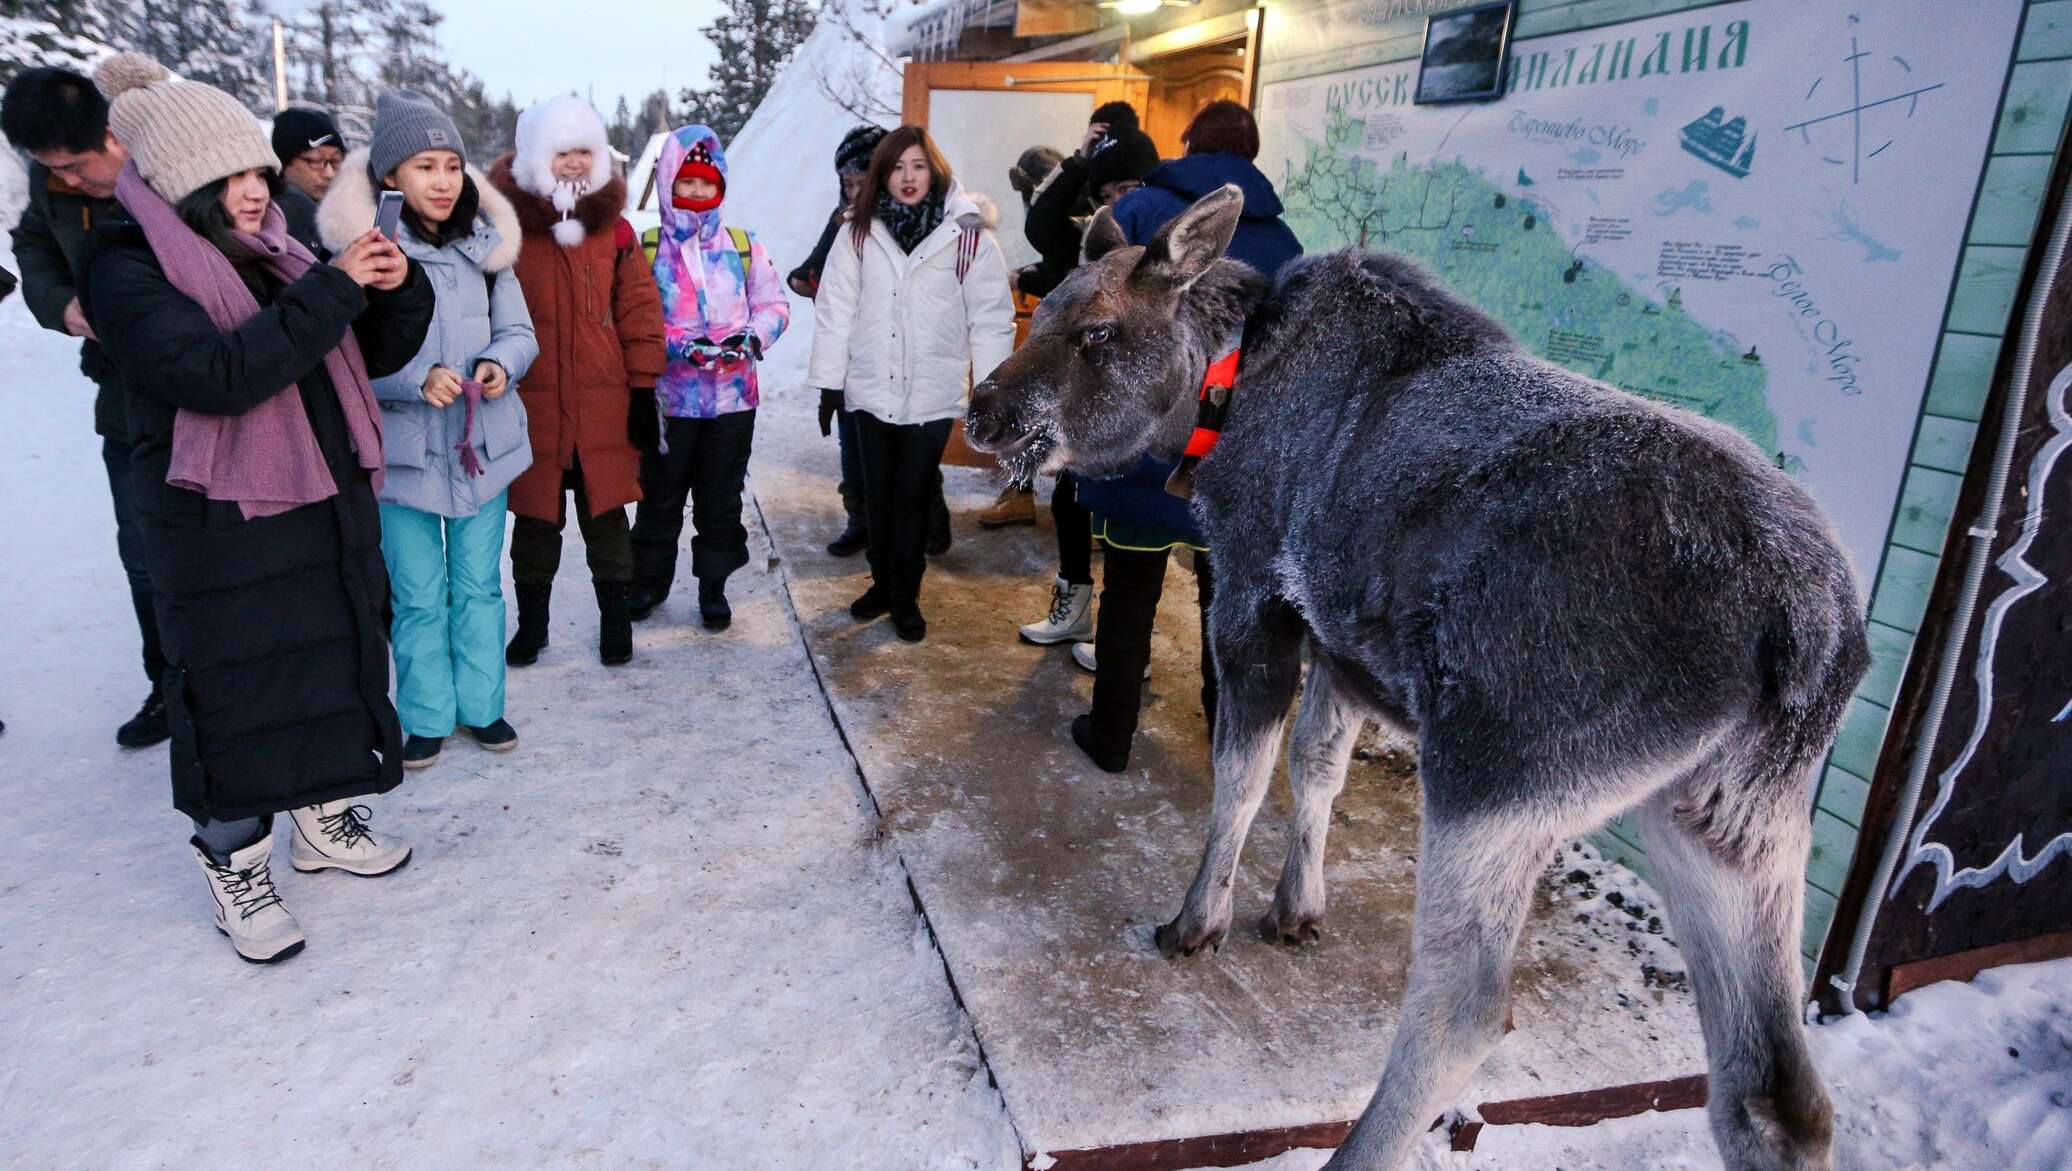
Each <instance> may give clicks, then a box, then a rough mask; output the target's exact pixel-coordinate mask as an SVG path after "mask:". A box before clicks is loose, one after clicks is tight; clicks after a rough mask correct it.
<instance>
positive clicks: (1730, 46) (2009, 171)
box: [895, 0, 2072, 1007]
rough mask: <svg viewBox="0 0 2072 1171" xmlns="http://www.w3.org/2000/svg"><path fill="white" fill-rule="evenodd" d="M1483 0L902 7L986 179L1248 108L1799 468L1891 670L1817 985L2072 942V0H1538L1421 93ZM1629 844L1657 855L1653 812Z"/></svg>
mask: <svg viewBox="0 0 2072 1171" xmlns="http://www.w3.org/2000/svg"><path fill="white" fill-rule="evenodd" d="M1469 6H1470V5H1465V4H1463V3H1460V2H1459V0H1268V2H1267V3H1263V4H1256V5H1255V4H1252V3H1249V2H1247V0H1200V2H1198V3H1188V4H1180V3H1173V2H1172V0H1167V2H1166V3H1162V4H1153V3H1152V2H1151V0H1138V2H1136V3H1129V2H1127V0H1125V3H1123V4H1121V5H1119V6H1116V7H1111V6H1107V5H1095V4H1090V3H1082V2H1079V0H1022V2H1021V3H1019V4H1017V3H1015V2H1014V0H935V2H934V3H930V4H925V5H923V6H922V7H921V8H918V9H914V10H910V11H908V12H906V13H903V14H900V15H899V16H896V17H895V21H896V22H898V23H901V24H902V25H903V27H904V28H905V30H906V43H905V44H904V45H903V46H901V47H902V48H903V49H904V51H905V52H907V53H908V54H909V55H910V60H909V62H908V64H907V66H906V72H905V94H904V115H905V117H906V118H907V120H909V121H914V122H922V123H927V124H929V125H930V126H931V127H932V128H934V129H936V130H937V132H938V134H939V137H941V139H942V140H943V141H944V142H945V145H946V149H948V150H949V152H950V154H951V157H952V160H953V162H955V163H956V164H957V166H958V167H959V169H960V171H965V172H967V173H968V172H970V171H972V170H977V171H979V172H986V171H997V170H1004V167H1005V166H1006V165H1007V163H1008V162H1010V161H1011V160H1012V159H1013V157H1014V156H1015V155H1016V154H1018V153H1019V152H1020V151H1021V150H1022V149H1023V148H1024V147H1026V146H1029V145H1034V144H1037V143H1047V144H1049V145H1052V146H1055V147H1057V148H1059V149H1061V150H1069V149H1071V148H1072V147H1073V146H1074V145H1076V143H1077V141H1078V138H1079V131H1080V130H1081V129H1083V127H1084V125H1085V122H1086V117H1087V114H1088V113H1090V111H1091V110H1092V109H1093V107H1094V106H1095V105H1096V104H1098V103H1100V102H1102V101H1107V100H1110V99H1116V98H1120V99H1126V100H1129V101H1131V102H1132V103H1134V104H1136V105H1137V106H1138V107H1139V109H1140V111H1141V112H1142V115H1143V121H1144V126H1145V129H1146V130H1147V131H1148V132H1149V133H1150V134H1151V135H1152V137H1153V138H1154V139H1155V140H1156V141H1157V142H1158V144H1159V146H1160V147H1161V150H1162V151H1163V152H1164V153H1166V154H1167V155H1169V156H1170V155H1174V154H1178V153H1179V152H1180V143H1179V131H1180V129H1181V127H1183V126H1184V125H1185V123H1186V121H1187V119H1188V118H1189V117H1191V116H1192V114H1193V112H1194V111H1195V110H1197V109H1199V108H1200V106H1201V105H1203V104H1204V103H1206V102H1208V101H1210V100H1214V99H1217V98H1234V99H1237V100H1240V101H1244V102H1246V103H1248V104H1250V105H1252V106H1253V108H1254V110H1255V112H1256V113H1257V115H1258V117H1259V119H1260V122H1261V126H1262V132H1263V137H1264V138H1265V140H1266V148H1265V151H1264V152H1263V153H1262V156H1261V158H1260V160H1259V161H1260V165H1261V167H1262V169H1263V170H1265V172H1266V173H1267V175H1268V177H1269V178H1271V179H1272V180H1273V181H1274V182H1275V184H1276V186H1277V187H1278V188H1279V190H1280V192H1281V195H1282V197H1283V198H1284V200H1286V202H1287V204H1288V213H1287V215H1288V219H1289V221H1290V222H1291V224H1292V225H1293V226H1294V227H1295V228H1296V230H1297V232H1298V234H1300V235H1301V236H1302V237H1303V239H1304V242H1305V244H1306V245H1307V246H1309V247H1311V248H1313V249H1314V248H1326V247H1335V246H1340V245H1345V244H1364V245H1366V246H1368V247H1375V248H1389V249H1398V250H1404V251H1408V252H1410V253H1412V254H1413V255H1416V256H1418V257H1419V258H1420V259H1422V260H1424V261H1425V262H1426V263H1427V264H1429V265H1431V266H1432V267H1433V268H1434V269H1435V270H1436V271H1437V272H1438V273H1439V274H1440V275H1441V276H1442V277H1443V278H1445V279H1447V280H1448V282H1449V283H1450V284H1452V285H1453V287H1455V288H1456V289H1457V290H1459V291H1460V292H1462V293H1463V294H1464V295H1467V296H1468V297H1470V298H1471V299H1473V300H1475V301H1477V302H1478V303H1480V304H1482V305H1483V307H1484V308H1485V309H1488V310H1489V311H1490V312H1492V313H1493V314H1494V315H1495V316H1497V317H1498V318H1499V319H1500V320H1502V321H1504V323H1505V324H1506V325H1507V326H1508V327H1509V328H1510V329H1511V330H1512V331H1513V332H1514V333H1515V334H1516V335H1517V336H1518V337H1519V338H1520V340H1521V341H1522V342H1524V343H1525V344H1527V345H1528V346H1530V347H1531V348H1533V349H1534V350H1535V351H1536V352H1538V353H1540V354H1541V355H1543V356H1545V357H1547V358H1549V359H1551V360H1553V361H1557V362H1561V363H1562V364H1564V365H1568V366H1570V367H1572V368H1575V369H1578V370H1580V371H1582V372H1584V373H1588V374H1591V375H1593V376H1596V377H1600V378H1604V379H1606V380H1607V381H1610V382H1613V383H1614V384H1617V385H1621V386H1624V387H1627V388H1629V389H1633V390H1636V391H1639V392H1641V393H1647V394H1651V395H1655V396H1657V397H1661V398H1664V399H1666V400H1668V401H1672V402H1676V403H1679V404H1680V405H1685V406H1689V407H1692V408H1694V409H1698V410H1701V411H1703V412H1705V413H1707V414H1710V415H1712V416H1713V417H1715V418H1720V419H1722V420H1724V421H1727V422H1730V423H1732V424H1733V425H1735V426H1737V427H1738V428H1740V429H1741V430H1742V431H1743V432H1744V433H1745V434H1748V435H1749V436H1750V437H1751V438H1753V439H1755V440H1756V441H1757V442H1758V443H1760V444H1762V445H1764V446H1765V447H1766V449H1768V450H1771V451H1773V452H1774V453H1775V455H1776V458H1777V460H1778V462H1779V464H1780V465H1781V466H1783V467H1786V468H1787V469H1789V470H1791V471H1793V472H1794V474H1796V475H1797V476H1798V477H1799V478H1800V479H1801V481H1802V482H1803V483H1805V484H1806V485H1807V486H1808V488H1809V489H1810V490H1811V491H1812V492H1813V493H1814V495H1815V496H1816V497H1817V498H1818V499H1819V500H1820V501H1821V503H1822V504H1823V506H1824V507H1825V508H1826V509H1827V510H1828V511H1829V513H1830V515H1831V516H1832V517H1833V518H1834V519H1835V521H1836V525H1837V529H1838V532H1839V533H1840V535H1841V537H1842V539H1843V543H1844V544H1845V545H1846V546H1847V547H1848V549H1849V551H1850V553H1851V555H1852V557H1853V558H1854V560H1855V562H1856V565H1857V568H1858V572H1859V575H1860V577H1861V579H1862V581H1863V583H1864V589H1865V602H1866V605H1867V607H1868V611H1869V614H1870V619H1871V639H1872V644H1873V649H1874V656H1875V666H1874V668H1873V670H1872V672H1871V675H1870V677H1869V679H1868V680H1867V681H1866V682H1865V684H1864V686H1863V687H1862V689H1861V691H1860V692H1859V694H1858V696H1857V697H1856V699H1855V701H1854V702H1853V704H1852V706H1851V709H1850V712H1849V715H1848V718H1847V721H1846V723H1845V725H1844V727H1843V729H1842V734H1841V737H1840V740H1839V742H1838V743H1837V745H1836V747H1835V750H1834V752H1833V755H1832V757H1831V760H1830V762H1829V764H1828V766H1827V767H1826V769H1825V770H1824V774H1823V778H1822V782H1821V784H1820V787H1819V792H1818V796H1817V800H1816V805H1815V807H1814V808H1813V809H1810V810H1808V816H1809V817H1811V818H1812V819H1813V822H1814V828H1815V842H1816V845H1815V849H1814V852H1813V856H1812V858H1811V861H1810V864H1809V866H1808V871H1807V875H1806V883H1807V894H1808V908H1807V920H1806V927H1805V937H1804V952H1805V956H1806V960H1807V963H1808V965H1809V970H1815V969H1817V971H1818V972H1819V973H1820V975H1821V976H1822V977H1823V979H1822V980H1821V981H1819V983H1818V985H1817V987H1820V988H1822V989H1824V990H1825V991H1826V993H1827V996H1828V1000H1829V1004H1830V1006H1831V1007H1832V1006H1835V1005H1837V1004H1838V1003H1839V1001H1840V999H1841V998H1842V995H1843V992H1842V990H1840V989H1838V988H1837V987H1836V986H1835V984H1834V982H1833V981H1832V980H1829V979H1826V977H1834V976H1837V975H1840V974H1843V973H1844V972H1845V971H1846V970H1847V969H1849V967H1850V964H1849V959H1850V954H1849V953H1850V951H1851V944H1852V942H1853V941H1854V939H1855V937H1856V934H1857V929H1858V925H1859V924H1860V923H1862V922H1864V921H1865V920H1864V916H1865V914H1866V912H1867V911H1870V910H1875V911H1877V912H1878V914H1877V916H1876V919H1875V923H1874V924H1873V925H1872V927H1871V928H1870V929H1869V933H1868V936H1867V940H1866V946H1865V948H1864V950H1863V955H1862V956H1861V957H1860V959H1861V961H1862V965H1861V966H1862V974H1861V975H1860V976H1859V977H1858V978H1857V979H1856V980H1855V981H1854V982H1853V987H1852V988H1851V989H1849V990H1848V991H1850V992H1851V993H1853V997H1854V1001H1855V1003H1856V1004H1857V1005H1859V1006H1865V1007H1868V1006H1873V1005H1876V1004H1879V1003H1881V1002H1882V1001H1883V1000H1884V998H1885V997H1886V996H1887V995H1888V991H1897V990H1898V989H1901V988H1904V987H1907V986H1911V985H1912V984H1913V983H1917V982H1919V981H1921V980H1923V979H1930V978H1939V977H1940V976H1943V975H1947V974H1953V973H1954V974H1964V973H1966V972H1968V971H1969V970H1972V969H1975V967H1976V966H1977V965H1978V964H1981V963H1988V962H1999V961H2004V960H2006V959H2009V958H2031V957H2041V956H2044V955H2050V954H2065V953H2066V952H2067V951H2072V934H2068V933H2072V856H2068V854H2072V585H2068V584H2067V583H2068V577H2072V520H2068V519H2067V518H2068V517H2072V499H2068V497H2072V459H2060V458H2059V454H2060V453H2061V452H2062V451H2063V449H2064V448H2065V447H2066V446H2067V445H2068V444H2072V418H2068V415H2067V411H2068V409H2072V406H2068V403H2067V401H2066V393H2067V384H2068V382H2072V373H2068V371H2072V289H2068V284H2072V281H2068V280H2067V279H2066V274H2058V273H2053V272H2048V271H2045V270H2046V268H2047V267H2049V266H2047V265H2046V264H2045V256H2044V253H2045V251H2046V243H2047V240H2048V238H2049V236H2050V235H2051V230H2052V225H2053V224H2054V223H2055V222H2056V219H2057V217H2058V215H2059V206H2060V204H2061V203H2062V201H2063V199H2064V193H2065V188H2066V176H2065V167H2066V158H2065V151H2064V138H2065V130H2066V114H2067V100H2068V95H2072V0H1993V2H1990V3H1986V2H1982V3H1975V4H1947V3H1937V2H1933V0H1903V2H1894V3H1881V4H1878V5H1865V6H1859V7H1856V8H1851V7H1848V6H1840V5H1826V4H1812V5H1809V4H1804V3H1801V2H1799V0H1726V2H1716V0H1518V2H1517V4H1516V5H1515V11H1514V17H1513V22H1512V24H1511V26H1510V29H1509V33H1510V39H1509V43H1508V53H1507V55H1506V62H1505V64H1506V67H1507V73H1506V75H1505V83H1504V88H1505V92H1504V94H1503V95H1502V96H1501V97H1499V98H1497V99H1495V100H1492V101H1486V102H1472V103H1460V104H1442V105H1430V104H1419V103H1418V102H1417V101H1416V93H1417V86H1418V83H1419V81H1420V71H1421V68H1423V69H1429V68H1434V67H1438V66H1439V64H1440V63H1439V62H1438V61H1437V60H1435V61H1433V62H1431V63H1427V64H1425V65H1423V66H1421V65H1420V54H1421V52H1422V51H1423V50H1424V49H1425V47H1426V43H1427V23H1428V20H1431V19H1432V18H1435V17H1436V18H1439V19H1440V20H1441V21H1443V19H1444V17H1445V16H1446V15H1447V14H1448V13H1450V12H1453V11H1454V10H1457V9H1461V8H1464V7H1469ZM1140 10H1141V11H1140ZM1439 35H1443V34H1435V36H1439ZM1003 210H1005V211H1007V212H1008V213H1009V214H1008V216H1007V217H1006V222H1004V224H1003V228H1002V238H1003V242H1004V243H1005V242H1011V241H1013V239H1014V237H1016V236H1018V230H1019V219H1018V216H1019V210H1020V209H1019V208H1011V209H1003ZM2053 281H2056V282H2057V283H2055V286H2054V288H2053V287H2052V285H2053ZM2046 289H2049V290H2050V291H2049V292H2048V294H2047V298H2048V299H2047V301H2039V298H2043V297H2044V296H2045V295H2046V294H2045V290H2046ZM2032 306H2035V307H2036V309H2037V312H2036V313H2035V314H2034V318H2035V320H2034V322H2033V324H2034V326H2035V327H2036V328H2035V329H2034V330H2033V331H2032V336H2031V337H2030V339H2029V341H2030V348H2031V350H2032V351H2033V352H2032V353H2030V355H2029V360H2028V361H2027V362H2026V363H2023V362H2021V361H2020V360H2019V359H2020V358H2021V356H2022V351H2023V349H2024V347H2023V344H2022V343H2023V340H2024V330H2023V325H2024V321H2025V319H2026V318H2028V317H2030V316H2031V313H2030V310H2031V307H2032ZM2018 368H2019V373H2021V374H2023V375H2025V377H2024V378H2023V379H2022V383H2023V385H2022V386H2021V389H2022V391H2023V395H2022V401H2021V405H2020V407H2019V409H2018V410H2013V411H2010V409H2009V407H2010V402H2011V396H2012V395H2013V394H2014V392H2015V390H2016V389H2017V388H2016V381H2017V374H2018ZM2003 448H2004V449H2003ZM1996 463H1997V464H1998V466H1999V467H2000V468H2001V470H2002V475H2003V477H2004V489H2003V490H2002V491H2001V492H2000V493H1999V496H2000V499H1999V500H1998V501H1997V504H1998V506H1999V507H1998V518H1997V519H1998V523H1997V525H1994V526H1991V527H1989V528H1986V529H1980V530H1978V532H1977V533H1974V531H1973V530H1974V529H1975V528H1976V527H1977V524H1978V521H1979V519H1980V516H1981V509H1982V507H1983V506H1984V505H1986V504H1987V503H1989V500H1988V496H1989V493H1988V488H1989V486H1990V485H1992V484H1994V483H1996V482H1999V481H1997V480H1996V477H1995V472H1994V469H1995V466H1996ZM1974 543H1982V544H1983V546H1984V549H1983V551H1982V552H1981V553H1979V554H1978V555H1976V556H1974V555H1973V553H1972V552H1971V546H1972V545H1973V544H1974ZM1974 560H1979V561H1980V562H1981V564H1982V572H1976V571H1974V569H1973V567H1972V565H1971V563H1972V562H1973V561H1974ZM1968 578H1970V579H1972V581H1973V584H1972V586H1971V589H1970V592H1972V593H1974V594H1975V595H1976V598H1977V601H1976V604H1975V605H1974V606H1972V607H1970V608H1969V609H1968V610H1967V609H1966V608H1965V607H1964V606H1963V605H1962V604H1961V603H1962V600H1963V598H1964V596H1965V595H1966V593H1967V580H1968ZM1946 660H1947V662H1948V664H1949V665H1948V666H1945V665H1944V664H1945V661H1946ZM1939 678H1940V679H1942V680H1943V681H1944V685H1943V686H1942V687H1940V688H1939V687H1938V679H1939ZM1938 708H1941V709H1942V716H1941V718H1940V720H1937V719H1936V718H1935V712H1936V710H1937V709H1938ZM1924 742H1925V747H1924V746H1923V745H1924ZM1924 753H1925V755H1921V754H1924ZM1917 755H1921V759H1919V760H1917V759H1916V757H1917ZM1910 775H1913V776H1915V777H1917V778H1919V783H1918V785H1917V786H1916V787H1917V789H1918V795H1917V799H1914V800H1910V799H1909V788H1910V787H1909V784H1908V780H1909V776H1910ZM1895 827H1897V830H1896V831H1895ZM1895 839H1896V846H1895V847H1894V849H1893V854H1894V861H1895V862H1896V865H1894V866H1893V867H1892V877H1889V878H1883V879H1882V880H1881V874H1880V870H1881V867H1880V863H1881V861H1882V860H1883V859H1884V856H1885V855H1886V854H1887V852H1888V843H1892V842H1894V841H1895ZM1600 844H1601V845H1602V846H1603V847H1604V848H1605V849H1606V850H1607V851H1608V852H1611V853H1614V854H1616V855H1618V856H1620V857H1622V858H1624V859H1626V860H1627V861H1629V862H1630V863H1632V864H1634V865H1635V866H1636V867H1638V868H1640V869H1642V870H1643V871H1644V870H1645V868H1646V854H1645V843H1644V842H1641V841H1640V840H1638V837H1637V835H1636V834H1635V833H1634V832H1633V830H1632V829H1631V827H1630V826H1628V825H1627V824H1626V823H1625V822H1624V821H1623V820H1622V821H1619V822H1615V823H1614V824H1613V825H1612V826H1610V827H1609V828H1608V829H1607V830H1606V831H1605V833H1604V834H1603V835H1602V836H1601V838H1600ZM1981 949H1984V950H1983V951H1982V950H1981Z"/></svg>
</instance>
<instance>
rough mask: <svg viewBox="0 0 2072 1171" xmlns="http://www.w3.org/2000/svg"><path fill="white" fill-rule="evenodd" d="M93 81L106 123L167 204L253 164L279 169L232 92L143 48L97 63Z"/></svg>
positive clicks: (270, 147)
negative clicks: (175, 69) (179, 73)
mask: <svg viewBox="0 0 2072 1171" xmlns="http://www.w3.org/2000/svg"><path fill="white" fill-rule="evenodd" d="M94 86H95V88H97V89H99V90H100V91H101V95H102V96H103V97H105V98H107V99H108V129H110V130H112V131H114V133H115V138H116V141H118V142H120V143H122V145H123V146H125V147H127V148H128V149H129V153H130V161H132V162H134V163H135V164H136V165H137V173H138V174H140V175H142V176H143V177H144V182H146V183H148V184H150V185H151V189H152V190H153V191H156V192H158V193H159V194H160V195H162V196H164V197H165V200H166V202H167V203H178V202H180V201H181V200H183V199H185V198H187V197H188V196H189V195H192V194H193V193H194V192H195V191H197V190H199V189H200V188H202V187H205V186H207V185H208V184H210V183H213V182H215V181H216V180H218V179H221V178H224V177H225V176H228V175H236V174H239V173H240V172H244V171H249V170H251V169H253V168H254V167H264V168H266V169H267V170H270V171H278V170H280V165H281V161H280V159H279V158H277V157H275V155H274V153H273V143H272V142H271V141H269V140H268V139H267V137H266V131H265V130H264V129H263V128H261V127H260V125H259V120H258V119H257V118H254V117H252V113H251V111H250V110H247V109H245V108H244V106H243V105H242V104H240V103H239V102H238V100H237V99H236V98H234V97H231V96H230V95H229V94H227V93H224V92H223V91H222V90H220V89H217V88H216V87H215V86H212V85H208V84H205V83H203V82H199V81H187V80H184V79H182V78H178V77H175V76H173V75H172V73H170V72H169V71H168V70H167V69H166V67H165V66H163V65H160V64H159V63H158V62H156V61H153V60H152V59H151V58H149V57H146V56H144V55H143V54H142V53H117V54H115V55H114V56H113V57H110V58H108V59H107V60H105V61H103V62H101V64H100V66H99V68H97V69H95V70H94Z"/></svg>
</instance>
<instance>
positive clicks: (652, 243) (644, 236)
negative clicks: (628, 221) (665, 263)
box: [640, 226, 662, 268]
mask: <svg viewBox="0 0 2072 1171" xmlns="http://www.w3.org/2000/svg"><path fill="white" fill-rule="evenodd" d="M661 247H662V229H661V228H660V227H659V226H658V227H653V228H649V229H648V230H647V231H645V232H642V233H641V234H640V250H641V251H642V252H645V253H646V254H647V262H648V267H649V268H653V267H655V253H656V252H657V251H658V250H660V249H661Z"/></svg>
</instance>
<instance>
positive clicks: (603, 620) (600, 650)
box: [596, 581, 633, 667]
mask: <svg viewBox="0 0 2072 1171" xmlns="http://www.w3.org/2000/svg"><path fill="white" fill-rule="evenodd" d="M596 585H597V657H598V659H599V660H601V661H602V662H603V663H604V665H605V666H607V667H623V666H625V665H626V664H627V663H630V662H632V661H633V613H632V609H631V606H630V604H629V603H628V601H627V597H628V595H629V594H630V592H631V590H632V587H631V586H630V585H628V584H627V583H626V582H623V581H600V582H598V583H596Z"/></svg>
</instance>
